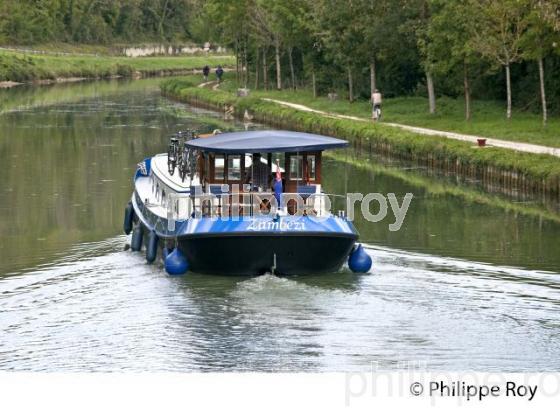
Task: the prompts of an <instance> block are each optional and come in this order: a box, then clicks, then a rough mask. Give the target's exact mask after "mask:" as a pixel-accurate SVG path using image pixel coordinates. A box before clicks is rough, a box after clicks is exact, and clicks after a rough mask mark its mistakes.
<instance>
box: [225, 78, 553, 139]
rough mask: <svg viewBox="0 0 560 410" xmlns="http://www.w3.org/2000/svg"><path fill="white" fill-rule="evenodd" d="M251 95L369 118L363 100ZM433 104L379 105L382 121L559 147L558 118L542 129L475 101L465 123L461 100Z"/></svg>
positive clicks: (519, 113)
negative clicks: (434, 107) (430, 108)
mask: <svg viewBox="0 0 560 410" xmlns="http://www.w3.org/2000/svg"><path fill="white" fill-rule="evenodd" d="M238 87H239V84H237V83H236V82H235V81H226V82H224V83H223V84H222V85H221V86H220V89H222V90H224V91H231V92H234V91H235V90H236V89H237V88H238ZM251 93H252V95H253V96H255V97H262V98H271V99H276V100H280V101H288V102H291V103H296V104H302V105H305V106H307V107H310V108H313V109H316V110H320V111H326V112H333V113H336V114H343V115H351V116H355V117H360V118H364V119H371V104H370V103H369V101H367V100H365V99H362V100H357V101H354V102H353V103H349V102H348V100H345V99H337V100H331V99H329V98H328V97H327V96H317V97H314V96H313V92H312V90H311V89H309V88H301V89H297V90H280V91H277V90H263V89H259V90H252V91H251ZM436 101H437V106H438V111H437V112H436V113H435V114H430V113H429V112H428V111H427V110H426V109H425V107H426V105H427V103H428V102H427V98H425V97H421V96H409V97H406V96H404V97H395V98H390V99H387V100H385V103H384V105H383V122H392V123H398V124H405V125H412V126H417V127H426V128H431V129H436V130H442V131H451V132H458V133H464V134H470V135H476V136H481V137H486V138H500V139H504V140H509V141H519V142H528V143H533V144H541V145H547V146H552V147H560V118H551V119H549V121H548V125H547V127H544V128H543V127H542V126H541V124H540V122H539V114H536V113H532V112H527V111H523V110H514V112H513V114H514V115H513V117H512V118H511V120H509V121H508V120H507V119H506V118H504V116H503V107H502V104H501V103H500V102H499V101H479V102H478V103H477V104H476V105H475V106H474V107H473V108H472V110H473V115H474V116H475V118H476V119H475V120H473V121H465V120H464V117H463V113H464V105H465V104H464V101H463V100H462V99H460V98H459V99H457V98H452V97H446V96H442V97H440V98H438V99H437V100H436Z"/></svg>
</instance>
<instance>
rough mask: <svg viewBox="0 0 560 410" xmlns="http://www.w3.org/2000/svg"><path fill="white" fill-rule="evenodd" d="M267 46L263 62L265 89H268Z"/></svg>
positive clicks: (264, 49) (264, 50)
mask: <svg viewBox="0 0 560 410" xmlns="http://www.w3.org/2000/svg"><path fill="white" fill-rule="evenodd" d="M266 51H267V50H266V48H263V54H262V64H263V84H264V89H265V90H268V65H267V64H266Z"/></svg>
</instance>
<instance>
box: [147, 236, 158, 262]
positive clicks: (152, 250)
mask: <svg viewBox="0 0 560 410" xmlns="http://www.w3.org/2000/svg"><path fill="white" fill-rule="evenodd" d="M158 241H159V237H158V236H157V233H156V231H150V233H149V234H148V244H147V246H146V262H148V263H153V262H154V261H155V260H156V257H157V250H158Z"/></svg>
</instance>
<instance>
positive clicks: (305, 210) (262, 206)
mask: <svg viewBox="0 0 560 410" xmlns="http://www.w3.org/2000/svg"><path fill="white" fill-rule="evenodd" d="M278 202H280V203H278ZM276 214H280V215H300V216H301V215H307V216H316V217H327V216H339V217H345V216H346V214H347V197H346V196H345V195H336V194H323V193H314V194H309V195H300V194H297V193H283V194H282V195H281V197H280V201H278V200H277V199H276V197H275V195H274V193H272V192H240V193H233V194H230V193H223V194H218V195H216V194H209V193H204V194H198V195H192V194H178V193H172V194H169V196H168V198H167V217H168V219H173V220H176V221H181V220H186V219H189V218H202V217H218V218H219V217H226V218H229V217H236V216H238V217H247V216H249V217H252V216H267V215H276Z"/></svg>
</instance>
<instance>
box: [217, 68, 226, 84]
mask: <svg viewBox="0 0 560 410" xmlns="http://www.w3.org/2000/svg"><path fill="white" fill-rule="evenodd" d="M222 75H224V69H223V68H222V66H221V65H219V66H218V68H216V77H218V82H219V83H221V82H222Z"/></svg>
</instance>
